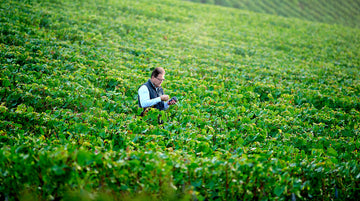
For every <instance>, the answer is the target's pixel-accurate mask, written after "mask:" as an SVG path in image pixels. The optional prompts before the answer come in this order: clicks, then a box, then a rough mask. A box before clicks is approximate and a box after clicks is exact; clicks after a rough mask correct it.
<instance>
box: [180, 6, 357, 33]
mask: <svg viewBox="0 0 360 201" xmlns="http://www.w3.org/2000/svg"><path fill="white" fill-rule="evenodd" d="M185 1H192V2H197V3H206V4H215V5H221V6H226V7H233V8H238V9H242V10H249V11H254V12H257V13H264V14H270V15H278V16H283V17H290V18H299V19H303V20H309V21H314V22H322V23H327V24H338V25H343V26H349V27H356V28H360V23H359V21H360V12H359V10H360V4H359V2H357V1H356V0H345V1H341V3H340V2H339V1H337V0H327V1H326V0H288V1H280V0H185Z"/></svg>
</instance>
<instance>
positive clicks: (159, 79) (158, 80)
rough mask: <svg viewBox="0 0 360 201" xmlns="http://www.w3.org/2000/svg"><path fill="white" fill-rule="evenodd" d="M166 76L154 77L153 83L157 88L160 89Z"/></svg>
mask: <svg viewBox="0 0 360 201" xmlns="http://www.w3.org/2000/svg"><path fill="white" fill-rule="evenodd" d="M164 76H165V74H159V75H158V76H157V77H152V78H151V82H152V83H153V84H154V85H155V87H160V86H161V83H162V82H163V81H164V80H165V77H164Z"/></svg>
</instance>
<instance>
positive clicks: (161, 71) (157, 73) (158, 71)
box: [151, 67, 165, 78]
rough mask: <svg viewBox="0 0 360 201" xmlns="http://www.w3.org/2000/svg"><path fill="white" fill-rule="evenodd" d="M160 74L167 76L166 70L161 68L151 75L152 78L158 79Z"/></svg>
mask: <svg viewBox="0 0 360 201" xmlns="http://www.w3.org/2000/svg"><path fill="white" fill-rule="evenodd" d="M159 74H165V70H164V69H163V68H161V67H157V68H155V69H154V70H153V72H152V73H151V77H153V76H154V77H155V78H156V77H157V76H158V75H159Z"/></svg>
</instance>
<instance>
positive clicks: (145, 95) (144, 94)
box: [138, 85, 169, 110]
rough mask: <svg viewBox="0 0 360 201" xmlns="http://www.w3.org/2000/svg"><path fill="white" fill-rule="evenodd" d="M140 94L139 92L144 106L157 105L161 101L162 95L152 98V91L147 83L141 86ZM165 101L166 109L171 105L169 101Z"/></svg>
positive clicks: (141, 103)
mask: <svg viewBox="0 0 360 201" xmlns="http://www.w3.org/2000/svg"><path fill="white" fill-rule="evenodd" d="M157 89H158V88H156V90H157ZM138 94H139V100H140V105H141V107H142V108H145V107H151V106H153V105H156V104H158V103H160V102H161V98H160V97H157V98H153V99H150V92H149V89H148V88H147V86H146V85H142V86H141V87H140V88H139V90H138ZM163 102H164V107H165V110H167V109H168V108H169V105H168V103H167V102H165V101H163Z"/></svg>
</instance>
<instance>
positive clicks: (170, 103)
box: [168, 100, 176, 105]
mask: <svg viewBox="0 0 360 201" xmlns="http://www.w3.org/2000/svg"><path fill="white" fill-rule="evenodd" d="M174 104H176V101H175V100H171V101H169V102H168V105H174Z"/></svg>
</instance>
